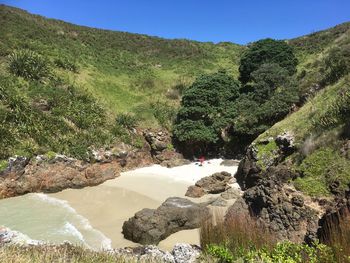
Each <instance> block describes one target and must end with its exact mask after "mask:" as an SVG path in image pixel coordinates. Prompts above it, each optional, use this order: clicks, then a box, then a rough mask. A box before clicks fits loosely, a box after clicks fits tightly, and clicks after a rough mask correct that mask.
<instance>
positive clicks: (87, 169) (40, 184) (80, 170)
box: [0, 151, 153, 198]
mask: <svg viewBox="0 0 350 263" xmlns="http://www.w3.org/2000/svg"><path fill="white" fill-rule="evenodd" d="M8 163H9V165H8V167H7V168H6V169H5V170H4V171H3V172H2V173H1V175H0V197H1V198H6V197H13V196H17V195H22V194H26V193H31V192H46V193H52V192H58V191H61V190H63V189H66V188H82V187H86V186H94V185H98V184H101V183H103V182H104V181H106V180H109V179H113V178H115V177H117V176H119V173H120V172H121V171H123V170H127V169H132V168H136V167H142V166H145V165H149V164H151V163H153V160H152V158H151V156H150V154H149V153H147V152H144V151H130V152H128V154H127V155H122V156H120V157H117V156H114V157H113V159H112V160H110V161H108V162H102V161H101V162H95V163H88V162H85V161H81V160H76V159H74V158H69V157H67V156H65V155H59V154H56V155H54V156H37V157H36V158H33V159H32V160H30V161H29V160H28V159H26V158H24V157H16V158H10V159H9V162H8Z"/></svg>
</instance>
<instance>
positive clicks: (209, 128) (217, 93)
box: [173, 71, 239, 150]
mask: <svg viewBox="0 0 350 263" xmlns="http://www.w3.org/2000/svg"><path fill="white" fill-rule="evenodd" d="M238 96H239V82H238V81H237V80H235V79H233V78H232V77H231V76H229V75H227V74H226V73H225V72H223V71H221V72H218V73H214V74H208V75H203V76H201V77H199V78H197V80H196V81H195V82H194V83H193V84H192V85H191V86H190V87H189V88H188V89H186V90H185V92H184V95H183V97H182V101H181V107H180V109H179V112H178V114H177V118H176V121H175V125H174V130H173V132H174V137H175V139H176V140H177V141H178V142H179V143H182V144H185V145H187V146H188V147H199V148H200V150H204V149H206V147H207V146H209V145H215V144H218V143H219V142H220V140H221V132H222V130H223V129H225V128H226V127H227V126H229V125H230V123H231V122H232V119H233V116H234V107H233V105H234V102H235V100H236V99H237V98H238Z"/></svg>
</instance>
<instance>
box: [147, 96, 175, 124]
mask: <svg viewBox="0 0 350 263" xmlns="http://www.w3.org/2000/svg"><path fill="white" fill-rule="evenodd" d="M151 110H152V113H153V116H154V117H155V118H156V120H157V121H158V123H159V124H160V125H161V126H162V127H164V128H166V129H170V128H171V126H172V124H173V122H174V120H175V117H176V113H177V109H176V108H175V107H174V106H173V105H170V104H169V103H167V102H165V101H159V100H158V101H157V102H154V103H151Z"/></svg>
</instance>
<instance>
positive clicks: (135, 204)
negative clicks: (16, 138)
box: [0, 133, 240, 251]
mask: <svg viewBox="0 0 350 263" xmlns="http://www.w3.org/2000/svg"><path fill="white" fill-rule="evenodd" d="M158 134H159V133H158ZM149 137H150V135H148V138H149ZM157 137H158V138H159V135H157ZM146 138H147V137H146ZM157 140H158V139H157ZM152 148H153V151H150V149H152ZM118 149H119V151H116V150H115V149H114V150H113V152H114V153H113V154H110V152H108V151H107V152H106V151H104V152H103V151H95V153H94V154H95V160H94V161H93V162H89V163H88V162H86V161H79V160H76V159H72V158H69V157H66V156H63V155H58V154H55V155H53V156H47V155H43V156H37V157H35V158H32V159H30V160H29V159H27V158H24V157H15V158H11V159H10V160H9V164H8V167H7V168H6V169H5V170H4V171H3V172H2V175H1V183H0V189H1V195H2V197H3V198H4V199H2V200H0V225H2V226H3V227H5V228H3V229H2V230H1V239H0V240H1V242H2V243H11V242H13V243H16V244H18V243H19V244H32V245H33V244H41V245H42V244H44V243H50V244H61V243H62V242H66V241H68V242H70V243H72V244H82V245H84V246H87V247H88V248H92V249H97V250H99V249H112V248H124V247H137V246H139V244H143V245H147V244H158V246H159V248H161V249H163V250H164V251H171V250H172V249H173V247H174V245H175V244H176V243H179V242H180V243H189V244H193V245H199V231H198V228H199V226H200V221H201V220H202V219H203V218H205V217H208V216H209V211H210V210H211V209H219V210H223V211H225V210H226V209H227V208H228V207H229V206H230V205H232V204H233V203H234V201H235V200H236V199H237V198H238V197H239V196H240V190H239V187H238V185H237V184H235V181H234V178H233V177H232V175H233V174H234V173H235V172H236V170H237V164H238V162H234V161H231V162H228V161H225V162H223V161H222V160H221V159H213V160H210V161H206V162H205V163H204V165H203V166H199V165H198V163H193V162H192V163H191V162H189V161H187V160H184V159H182V158H180V157H179V155H178V154H176V153H175V152H171V151H168V150H167V149H165V148H164V147H161V146H160V143H159V142H158V143H157V145H156V146H154V144H152V142H151V143H145V147H144V149H142V150H130V149H129V148H127V146H125V145H121V146H119V148H118ZM160 149H161V150H160ZM160 156H170V157H167V158H165V157H160ZM175 157H176V158H175ZM157 163H161V164H162V165H159V164H157ZM181 164H182V165H181ZM173 166H176V167H173ZM140 167H142V168H140ZM170 167H171V168H170ZM223 171H226V172H223ZM211 175H213V176H211ZM196 182H197V183H196ZM196 192H197V193H196ZM198 192H200V195H198ZM185 195H186V196H185ZM140 215H142V216H141V217H140ZM137 218H142V219H143V220H144V221H143V222H137V221H138V219H137ZM169 221H171V222H173V225H171V226H169V224H168V223H167V222H169ZM152 222H153V223H152ZM162 222H163V223H162ZM150 224H151V225H152V224H156V225H157V226H161V225H163V227H157V228H154V230H152V226H150ZM128 225H129V226H128ZM154 232H157V233H156V234H155V233H154ZM150 233H152V234H150ZM124 236H125V237H126V238H127V239H125V238H124ZM128 239H129V240H128ZM133 241H134V242H133Z"/></svg>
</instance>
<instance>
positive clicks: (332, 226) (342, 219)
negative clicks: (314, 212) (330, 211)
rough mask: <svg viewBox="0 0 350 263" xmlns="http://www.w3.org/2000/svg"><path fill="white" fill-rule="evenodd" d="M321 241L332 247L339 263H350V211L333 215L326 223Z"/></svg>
mask: <svg viewBox="0 0 350 263" xmlns="http://www.w3.org/2000/svg"><path fill="white" fill-rule="evenodd" d="M321 241H322V242H323V243H325V244H326V245H328V246H330V247H331V248H332V250H333V253H334V255H335V258H336V260H337V262H340V263H343V262H344V263H345V262H350V209H349V208H346V209H344V210H342V211H341V212H340V213H338V214H336V215H333V216H331V217H329V218H327V220H326V221H325V223H324V226H323V232H322V236H321Z"/></svg>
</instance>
